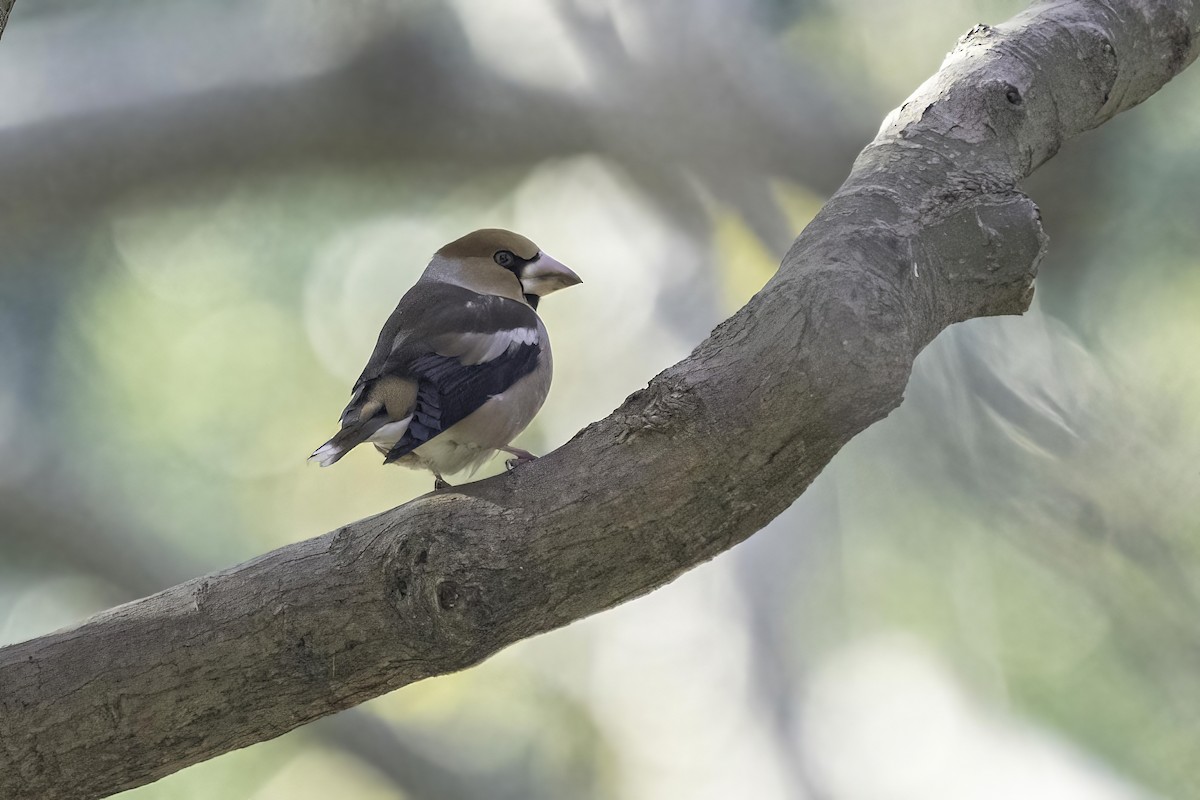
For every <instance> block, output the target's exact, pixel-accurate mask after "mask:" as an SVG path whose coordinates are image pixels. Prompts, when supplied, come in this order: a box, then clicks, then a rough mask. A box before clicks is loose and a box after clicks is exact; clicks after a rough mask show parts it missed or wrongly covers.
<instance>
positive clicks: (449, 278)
mask: <svg viewBox="0 0 1200 800" xmlns="http://www.w3.org/2000/svg"><path fill="white" fill-rule="evenodd" d="M425 277H427V278H432V279H434V280H440V281H445V282H447V283H455V284H458V285H459V286H463V287H465V288H467V289H471V290H472V291H476V292H480V293H481V294H495V295H500V296H501V297H511V298H512V299H514V300H520V299H522V298H523V299H524V300H525V301H526V302H528V303H529V305H531V306H533V307H534V308H537V303H538V300H539V299H540V298H542V297H545V296H546V295H548V294H550V293H551V292H556V291H558V290H559V289H565V288H566V287H568V286H574V285H575V284H577V283H582V280H581V279H580V277H579V276H578V275H576V274H575V273H574V272H573V271H571V270H570V269H569V268H568V267H567V266H565V265H564V264H561V263H559V262H558V261H555V260H554V259H553V258H551V257H550V256H548V255H546V254H545V253H543V252H542V251H541V250H540V249H539V248H538V246H537V245H536V244H534V243H533V242H531V241H529V240H528V239H526V238H525V237H524V236H521V235H520V234H517V233H513V232H512V231H506V230H503V229H501V228H484V229H482V230H478V231H474V232H472V233H468V234H467V235H466V236H463V237H462V238H461V239H455V240H454V241H453V242H450V244H448V245H445V246H444V247H442V249H440V250H438V251H437V253H436V254H434V257H433V261H431V262H430V263H429V268H428V269H426V271H425Z"/></svg>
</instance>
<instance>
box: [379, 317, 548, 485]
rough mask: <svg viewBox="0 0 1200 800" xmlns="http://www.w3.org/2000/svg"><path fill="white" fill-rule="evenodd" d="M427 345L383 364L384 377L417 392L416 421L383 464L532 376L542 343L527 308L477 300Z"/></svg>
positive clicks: (535, 319)
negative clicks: (399, 377) (391, 375)
mask: <svg viewBox="0 0 1200 800" xmlns="http://www.w3.org/2000/svg"><path fill="white" fill-rule="evenodd" d="M470 294H474V293H470ZM427 344H428V349H426V350H425V351H424V352H419V353H414V354H413V355H412V356H411V357H407V356H406V355H401V354H399V353H397V354H396V356H395V357H394V359H391V360H389V363H387V364H386V365H385V373H386V372H388V371H390V370H395V371H396V372H398V373H401V374H404V375H405V376H406V377H408V378H409V379H410V380H412V381H414V382H415V384H416V387H417V391H416V399H415V403H414V406H413V414H412V420H411V421H410V422H409V424H408V428H407V430H406V431H405V432H404V434H403V436H401V437H400V439H399V441H397V442H396V444H395V446H394V447H392V449H391V450H390V451H388V454H387V458H386V459H385V461H389V462H390V461H395V460H396V459H398V458H400V457H401V456H403V455H406V454H407V453H411V452H412V451H413V450H415V449H416V448H418V447H420V446H421V445H423V444H424V443H425V442H427V441H429V440H430V439H432V438H433V437H435V436H437V435H438V434H439V433H442V432H443V431H445V430H448V429H449V428H450V427H452V426H453V425H454V424H455V423H457V422H460V421H462V420H463V419H466V418H467V417H468V416H470V415H471V414H472V413H474V412H475V411H476V410H478V409H479V408H480V407H481V406H482V405H483V404H484V403H486V402H487V401H488V400H489V399H490V398H491V397H494V396H495V395H498V394H501V393H502V392H504V391H506V390H507V389H509V388H510V387H511V386H512V385H513V384H515V383H516V382H517V381H519V380H520V379H521V378H523V377H525V376H526V375H528V374H529V373H531V372H533V371H534V370H535V369H536V368H537V365H538V357H539V355H540V354H541V352H542V344H543V343H542V340H541V333H540V331H539V326H538V319H537V315H536V314H535V313H534V311H533V309H531V308H530V307H529V306H527V305H525V304H523V303H519V302H517V301H515V300H509V299H507V298H503V297H496V296H492V295H474V297H473V298H472V299H470V300H469V301H468V305H467V308H466V313H463V314H460V315H457V316H456V317H455V319H454V325H453V326H450V325H446V326H443V327H441V330H440V331H438V332H433V333H432V335H430V336H429V337H428V339H427ZM400 362H403V363H400Z"/></svg>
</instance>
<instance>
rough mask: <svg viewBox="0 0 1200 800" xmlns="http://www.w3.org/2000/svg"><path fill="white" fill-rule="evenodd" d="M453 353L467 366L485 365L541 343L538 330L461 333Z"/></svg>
mask: <svg viewBox="0 0 1200 800" xmlns="http://www.w3.org/2000/svg"><path fill="white" fill-rule="evenodd" d="M454 340H455V341H454V350H456V351H457V352H455V353H453V354H452V355H455V356H457V357H458V360H459V361H461V362H462V363H463V364H464V365H466V366H472V365H474V364H484V363H486V362H488V361H491V360H493V359H496V358H499V357H500V356H502V355H504V354H505V353H507V352H508V351H509V350H510V349H513V348H516V347H520V346H522V345H527V344H532V345H536V344H538V343H539V342H540V341H541V336H540V335H539V334H538V331H537V328H512V329H510V330H505V331H495V332H493V333H460V334H458V335H457V336H455V337H454Z"/></svg>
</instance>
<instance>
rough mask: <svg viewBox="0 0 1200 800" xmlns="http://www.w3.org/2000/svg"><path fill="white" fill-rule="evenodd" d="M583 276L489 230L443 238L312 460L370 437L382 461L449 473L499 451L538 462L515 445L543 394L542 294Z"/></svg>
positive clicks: (547, 369) (522, 241) (513, 461)
mask: <svg viewBox="0 0 1200 800" xmlns="http://www.w3.org/2000/svg"><path fill="white" fill-rule="evenodd" d="M579 283H582V280H581V279H580V277H579V276H578V275H576V274H575V273H574V272H573V271H572V270H571V269H569V268H568V267H567V266H566V265H564V264H562V263H560V262H559V261H556V260H555V259H553V258H551V257H550V256H549V255H547V254H546V253H544V252H542V250H541V249H540V248H539V247H538V246H537V245H536V244H534V243H533V242H532V241H530V240H529V239H527V238H525V237H524V236H521V235H520V234H517V233H513V232H512V231H508V230H504V229H501V228H484V229H482V230H477V231H474V232H472V233H468V234H467V235H465V236H463V237H461V238H459V239H455V240H454V241H453V242H450V243H449V244H447V245H444V246H443V247H442V248H441V249H439V250H438V251H437V252H436V253H434V255H433V258H432V259H431V260H430V261H429V265H428V266H427V267H426V268H425V271H424V272H423V273H422V274H421V277H420V278H419V279H418V280H417V282H416V283H415V284H414V285H413V286H412V288H410V289H409V290H408V291H407V292H406V293H405V294H404V296H403V297H401V298H400V302H399V304H398V305H397V306H396V310H395V311H393V312H392V315H391V316H390V317H388V319H387V322H385V323H384V325H383V330H381V331H380V333H379V340H378V341H377V342H376V344H375V349H374V351H373V352H372V353H371V357H370V358H369V359H368V360H367V365H366V367H365V368H364V369H363V371H362V374H361V375H360V376H359V377H358V380H357V381H356V382H355V383H354V387H353V389H352V390H351V393H350V402H349V404H347V406H346V409H345V410H344V411H343V412H342V416H341V419H340V421H339V422H340V425H341V429H340V430H339V431H338V432H337V434H335V435H334V436H333V438H331V439H330V440H329V441H327V442H326V443H325V444H323V445H321V446H320V447H318V448H317V449H316V450H315V451H313V453H312V455H311V456H309V461H314V462H316V463H318V464H320V465H321V466H322V467H328V466H330V465H331V464H333V463H335V462H336V461H338V460H339V459H340V458H341V457H342V456H344V455H345V454H346V453H348V452H349V451H350V450H351V449H352V448H354V447H357V446H358V445H360V444H363V443H364V442H369V443H371V444H372V445H374V446H375V448H376V449H377V450H378V451H379V452H381V453H383V454H384V463H385V464H398V465H400V466H405V467H410V468H413V469H427V470H429V471H431V472H432V473H433V475H434V489H435V490H440V489H445V488H447V487H448V486H450V484H449V483H448V482H447V481H446V479H445V477H444V476H445V475H449V474H453V473H455V472H460V471H462V470H464V469H472V470H474V469H477V468H478V467H479V465H480V464H482V463H483V462H485V461H487V460H488V459H489V458H491V456H492V455H493V454H494V453H496V452H497V451H503V452H505V453H507V454H509V455H510V456H512V458H510V459H508V460H507V462H506V466H507V468H508V469H509V470H510V471H511V470H513V469H514V468H516V467H517V466H519V465H520V464H523V463H525V462H528V461H532V460H534V459H535V458H536V456H534V455H533V454H532V453H530V452H528V451H526V450H522V449H520V448H516V447H513V446H512V445H511V444H510V443H511V442H512V440H513V439H515V438H516V436H517V435H518V434H519V433H521V431H523V430H524V429H525V427H526V426H527V425H529V423H530V422H531V421H532V420H533V418H534V416H535V415H536V414H537V412H538V411H539V410H540V409H541V407H542V403H543V402H544V401H545V399H546V395H547V393H548V392H549V391H550V378H551V375H552V372H553V368H554V364H553V357H552V355H551V352H550V339H549V337H548V336H547V333H546V326H545V325H544V324H543V323H542V320H541V318H540V317H539V316H538V314H537V307H538V301H539V300H541V298H543V297H545V296H546V295H548V294H550V293H551V292H556V291H558V290H559V289H564V288H567V287H569V286H575V285H576V284H579Z"/></svg>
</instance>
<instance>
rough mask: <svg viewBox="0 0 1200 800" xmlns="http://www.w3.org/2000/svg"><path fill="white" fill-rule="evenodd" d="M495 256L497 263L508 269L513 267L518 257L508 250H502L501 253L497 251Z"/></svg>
mask: <svg viewBox="0 0 1200 800" xmlns="http://www.w3.org/2000/svg"><path fill="white" fill-rule="evenodd" d="M493 258H494V259H495V260H496V263H497V264H499V265H500V266H502V267H504V268H505V269H508V268H509V267H511V266H513V265H514V264H516V263H517V257H516V256H514V255H513V254H512V253H510V252H508V251H507V250H501V251H500V252H499V253H496V255H494V256H493Z"/></svg>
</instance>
